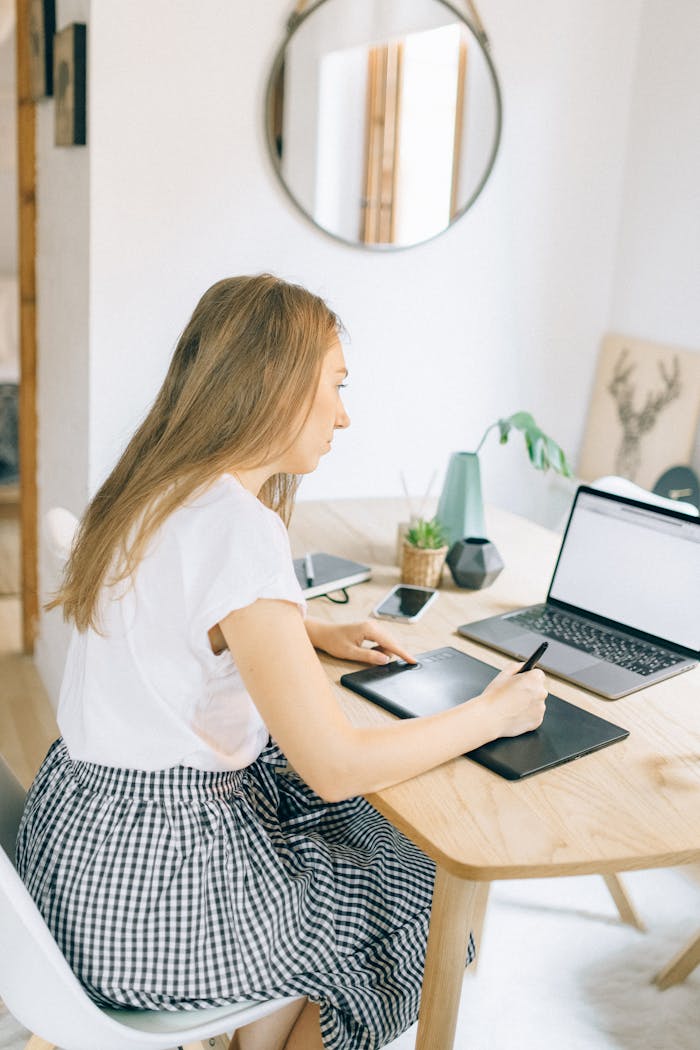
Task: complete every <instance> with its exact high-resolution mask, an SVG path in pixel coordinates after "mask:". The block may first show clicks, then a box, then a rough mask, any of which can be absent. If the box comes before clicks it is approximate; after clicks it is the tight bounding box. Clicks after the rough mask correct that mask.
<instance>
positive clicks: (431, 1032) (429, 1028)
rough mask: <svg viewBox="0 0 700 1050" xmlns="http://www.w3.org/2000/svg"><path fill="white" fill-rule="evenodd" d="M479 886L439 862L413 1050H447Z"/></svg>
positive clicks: (453, 1035)
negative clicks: (449, 870) (454, 873)
mask: <svg viewBox="0 0 700 1050" xmlns="http://www.w3.org/2000/svg"><path fill="white" fill-rule="evenodd" d="M478 885H479V884H478V883H476V882H468V881H466V880H465V879H460V878H458V877H457V876H456V875H451V874H450V873H449V872H448V871H445V869H444V868H441V867H440V866H439V865H438V868H437V872H436V875H435V888H434V890H433V906H432V910H431V914H430V930H429V933H428V948H427V953H426V957H425V974H424V976H423V989H422V992H421V1005H420V1017H419V1019H418V1036H417V1039H416V1050H451V1048H452V1046H453V1045H454V1037H455V1029H456V1027H457V1012H458V1010H459V997H460V992H461V990H462V978H463V977H464V962H465V960H466V958H467V943H468V941H469V931H470V929H471V927H472V924H473V919H474V912H475V910H476V906H477V904H478V898H479V890H478ZM482 898H483V895H482Z"/></svg>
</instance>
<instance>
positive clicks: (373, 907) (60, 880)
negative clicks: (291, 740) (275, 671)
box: [17, 740, 473, 1050]
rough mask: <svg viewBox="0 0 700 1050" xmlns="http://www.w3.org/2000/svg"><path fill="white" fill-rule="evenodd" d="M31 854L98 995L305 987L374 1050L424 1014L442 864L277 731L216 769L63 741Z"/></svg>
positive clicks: (339, 1028) (327, 1024) (26, 861)
mask: <svg viewBox="0 0 700 1050" xmlns="http://www.w3.org/2000/svg"><path fill="white" fill-rule="evenodd" d="M17 863H18V868H19V871H20V874H21V876H22V878H23V880H24V882H25V883H26V885H27V887H28V889H29V892H30V893H31V895H32V897H33V898H34V900H35V901H36V903H37V904H38V906H39V908H40V910H41V913H42V915H43V916H44V919H45V920H46V922H47V924H48V926H49V929H50V930H51V932H52V934H53V936H54V937H55V939H56V941H57V943H58V945H59V947H60V949H61V951H62V952H63V953H64V955H65V956H66V958H67V959H68V962H69V964H70V966H71V967H72V969H73V970H74V972H75V973H76V975H77V976H78V978H79V979H80V981H81V982H82V984H83V985H84V986H85V988H86V989H87V991H88V992H89V994H90V995H91V996H92V997H93V998H94V999H95V1000H96V1001H97V1002H98V1003H100V1004H103V1005H109V1006H115V1005H117V1006H129V1007H141V1008H146V1009H172V1010H181V1009H196V1008H199V1007H206V1006H220V1005H224V1004H226V1003H229V1002H232V1001H237V1000H241V999H252V1000H257V999H270V998H276V997H284V996H288V995H304V996H307V997H308V999H309V1000H310V1001H311V1002H314V1003H319V1004H320V1009H321V1032H322V1035H323V1042H324V1047H326V1048H327V1050H341V1048H342V1050H375V1048H377V1047H381V1046H384V1045H385V1044H386V1043H388V1042H390V1041H391V1040H392V1039H395V1038H396V1037H397V1036H398V1035H399V1034H400V1033H401V1032H403V1031H405V1030H406V1028H408V1027H409V1026H410V1025H411V1024H412V1023H413V1022H414V1021H415V1020H416V1017H417V1014H418V1004H419V999H420V988H421V981H422V976H423V967H424V961H425V946H426V940H427V931H428V920H429V913H430V903H431V897H432V888H433V880H434V874H435V870H434V866H433V864H432V862H431V861H430V860H429V859H428V858H427V857H426V856H425V855H424V854H423V853H421V852H420V850H418V849H417V848H416V847H415V846H414V845H413V844H412V843H411V842H409V841H408V839H406V838H405V837H404V836H403V835H402V834H401V833H400V832H398V831H397V830H396V829H395V828H393V827H392V826H391V825H390V824H389V823H388V822H387V821H386V820H385V819H384V818H383V817H382V816H380V814H378V813H377V812H376V811H375V810H374V809H373V808H372V807H371V806H370V805H369V804H368V803H367V802H365V801H364V800H363V799H361V798H354V799H350V800H348V801H346V802H339V803H332V804H328V803H325V802H323V800H322V799H320V798H319V797H318V795H316V794H315V793H314V792H313V791H311V789H310V788H309V787H308V786H307V785H306V784H305V783H304V782H303V781H302V780H301V779H300V778H299V777H298V776H297V775H296V774H294V773H291V772H290V771H289V770H288V768H287V762H286V760H285V758H284V756H283V755H282V753H281V752H280V751H279V749H278V748H277V746H276V745H275V744H274V743H272V742H271V743H269V744H268V746H267V748H266V749H265V750H264V751H263V753H262V755H261V756H260V757H259V758H258V759H257V761H256V762H254V763H253V764H252V765H250V766H248V767H247V768H246V769H242V770H238V771H236V772H227V773H212V772H206V771H203V770H198V769H192V768H189V767H185V766H176V767H174V768H171V769H166V770H159V771H156V772H145V771H141V770H134V769H116V768H112V767H108V766H99V765H95V764H92V763H89V762H73V761H72V760H71V758H70V756H69V754H68V751H67V748H66V746H65V744H64V743H63V741H62V740H57V741H56V742H55V743H54V744H53V745H52V747H51V748H50V750H49V753H48V755H47V756H46V758H45V760H44V763H43V765H42V766H41V769H40V770H39V772H38V774H37V776H36V779H35V781H34V783H33V785H32V787H31V789H30V792H29V795H28V797H27V804H26V808H25V811H24V816H23V819H22V823H21V826H20V830H19V836H18V840H17ZM472 953H473V946H472V945H471V944H470V958H471V956H472Z"/></svg>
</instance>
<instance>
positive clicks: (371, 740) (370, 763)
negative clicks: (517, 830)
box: [323, 697, 499, 802]
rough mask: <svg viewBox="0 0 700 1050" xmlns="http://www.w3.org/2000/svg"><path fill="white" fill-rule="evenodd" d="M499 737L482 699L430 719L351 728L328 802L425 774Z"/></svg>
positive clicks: (341, 745) (339, 750)
mask: <svg viewBox="0 0 700 1050" xmlns="http://www.w3.org/2000/svg"><path fill="white" fill-rule="evenodd" d="M498 735H499V732H498V723H497V719H496V718H495V717H494V712H493V710H491V709H490V708H489V706H488V705H487V704H485V703H484V701H483V698H482V697H475V698H474V699H473V700H470V701H469V702H468V704H467V705H462V706H460V707H459V708H452V709H451V710H449V711H444V712H442V713H441V714H438V715H431V716H429V717H427V718H409V719H406V720H401V721H399V720H397V721H396V722H391V723H387V724H386V725H383V726H371V727H356V726H349V727H348V732H347V735H346V734H343V737H344V738H345V739H343V740H342V742H341V741H340V740H339V741H337V742H336V746H335V747H334V748H333V751H334V756H333V757H334V763H333V765H334V775H333V779H332V783H331V784H330V785H329V786H328V788H326V789H325V790H323V795H324V797H326V798H327V799H328V801H334V802H335V801H341V800H342V799H344V798H351V797H352V796H354V795H367V794H371V793H372V792H373V791H380V790H381V789H382V788H385V787H390V786H391V785H392V784H398V783H399V782H400V781H402V780H409V779H410V778H411V777H415V776H418V775H419V774H420V773H425V772H426V771H427V770H429V769H433V768H434V767H435V766H439V765H442V764H443V763H444V762H448V761H449V760H450V759H452V758H456V757H457V756H458V755H462V754H464V753H465V752H466V751H471V750H473V749H474V748H476V747H480V746H481V745H482V744H485V743H487V742H488V741H489V740H493V739H495V737H496V736H498Z"/></svg>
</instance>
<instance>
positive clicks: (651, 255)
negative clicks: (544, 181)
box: [610, 0, 700, 470]
mask: <svg viewBox="0 0 700 1050" xmlns="http://www.w3.org/2000/svg"><path fill="white" fill-rule="evenodd" d="M699 53H700V4H698V2H697V0H675V2H674V4H673V5H672V12H670V11H669V5H668V4H667V3H664V2H663V0H645V2H644V7H643V15H642V21H641V33H640V41H639V49H638V52H637V69H636V76H635V84H634V94H633V97H632V107H631V112H630V122H629V145H628V151H627V161H626V167H625V184H624V193H623V206H622V212H621V221H620V239H619V244H618V250H617V261H616V267H615V279H614V285H613V297H612V305H611V317H610V328H611V330H613V331H617V332H622V333H623V334H625V335H631V336H638V337H640V338H643V339H650V340H653V341H656V342H660V343H663V344H670V345H675V346H679V347H684V348H687V349H690V350H697V351H698V352H700V118H699V116H698V100H700V64H699V63H698V54H699ZM694 464H695V467H696V470H700V435H699V437H698V441H697V444H696V450H695V456H694Z"/></svg>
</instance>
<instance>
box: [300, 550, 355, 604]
mask: <svg viewBox="0 0 700 1050" xmlns="http://www.w3.org/2000/svg"><path fill="white" fill-rule="evenodd" d="M310 557H311V562H312V566H313V583H312V584H308V583H307V579H306V563H305V559H304V558H295V559H294V572H295V573H296V577H297V580H298V581H299V586H300V587H301V589H302V591H303V592H304V597H305V598H317V597H319V595H321V594H328V593H329V592H331V591H340V590H343V589H344V588H345V587H352V586H353V585H354V584H356V583H363V582H364V581H365V580H368V579H369V578H370V576H371V575H372V570H371V569H370V567H369V565H362V564H361V563H360V562H358V561H351V560H350V559H349V558H339V557H337V556H336V555H335V554H325V553H323V552H321V551H319V552H312V553H311V555H310Z"/></svg>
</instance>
